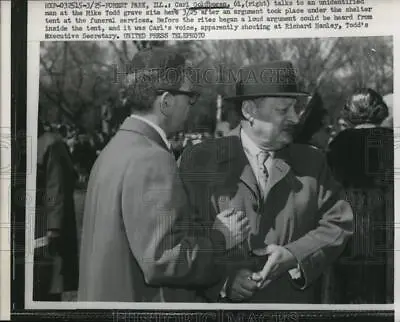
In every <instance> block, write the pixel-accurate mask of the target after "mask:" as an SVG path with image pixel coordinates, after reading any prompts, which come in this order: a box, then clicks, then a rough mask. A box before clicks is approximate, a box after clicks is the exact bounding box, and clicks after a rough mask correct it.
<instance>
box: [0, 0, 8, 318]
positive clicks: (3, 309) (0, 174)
mask: <svg viewBox="0 0 400 322" xmlns="http://www.w3.org/2000/svg"><path fill="white" fill-rule="evenodd" d="M0 71H1V78H0V99H1V103H0V106H1V108H0V150H1V152H0V165H1V166H0V200H1V202H0V205H1V208H0V209H1V210H0V320H9V319H10V297H11V292H10V291H11V288H10V284H11V267H10V265H11V262H10V258H11V257H10V249H11V248H10V246H11V243H10V240H11V233H10V231H11V218H10V209H11V208H10V205H11V199H10V191H11V190H10V187H11V128H10V127H11V113H10V112H11V109H10V104H11V0H5V1H4V0H3V1H0Z"/></svg>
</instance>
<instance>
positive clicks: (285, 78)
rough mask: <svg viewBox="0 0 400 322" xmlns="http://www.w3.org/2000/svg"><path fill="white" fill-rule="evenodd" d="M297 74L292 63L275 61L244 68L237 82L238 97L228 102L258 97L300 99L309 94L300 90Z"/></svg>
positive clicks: (239, 73)
mask: <svg viewBox="0 0 400 322" xmlns="http://www.w3.org/2000/svg"><path fill="white" fill-rule="evenodd" d="M296 76H297V72H296V69H295V68H294V67H293V65H292V63H291V62H290V61H273V62H269V63H264V64H256V65H249V66H243V67H241V68H240V69H239V72H238V74H237V81H236V95H234V96H228V97H225V100H227V101H241V100H246V99H253V98H257V97H266V96H270V97H298V96H307V95H309V94H308V93H305V92H301V91H299V89H298V83H297V79H296V78H297V77H296Z"/></svg>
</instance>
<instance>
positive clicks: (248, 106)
mask: <svg viewBox="0 0 400 322" xmlns="http://www.w3.org/2000/svg"><path fill="white" fill-rule="evenodd" d="M256 111H257V106H256V103H255V102H254V101H250V100H247V101H243V103H242V114H243V116H244V118H245V119H246V120H248V121H249V120H250V119H251V118H254V117H255V115H256Z"/></svg>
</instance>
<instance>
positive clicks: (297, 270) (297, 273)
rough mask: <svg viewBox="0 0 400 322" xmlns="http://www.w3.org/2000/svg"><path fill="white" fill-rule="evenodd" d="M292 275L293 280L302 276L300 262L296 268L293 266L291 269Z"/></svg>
mask: <svg viewBox="0 0 400 322" xmlns="http://www.w3.org/2000/svg"><path fill="white" fill-rule="evenodd" d="M289 274H290V277H291V278H292V280H298V279H300V278H301V269H300V264H297V267H296V268H292V269H291V270H289Z"/></svg>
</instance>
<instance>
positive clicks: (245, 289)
mask: <svg viewBox="0 0 400 322" xmlns="http://www.w3.org/2000/svg"><path fill="white" fill-rule="evenodd" d="M252 274H254V273H252V272H251V271H250V270H248V269H241V270H239V271H238V272H237V273H236V275H235V276H234V277H233V278H232V280H228V285H227V289H226V295H227V296H228V298H229V299H231V300H232V301H235V302H240V301H244V300H246V299H248V298H250V297H252V296H253V294H254V293H255V292H256V291H257V290H258V287H257V282H256V281H253V280H252V279H251V275H252Z"/></svg>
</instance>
